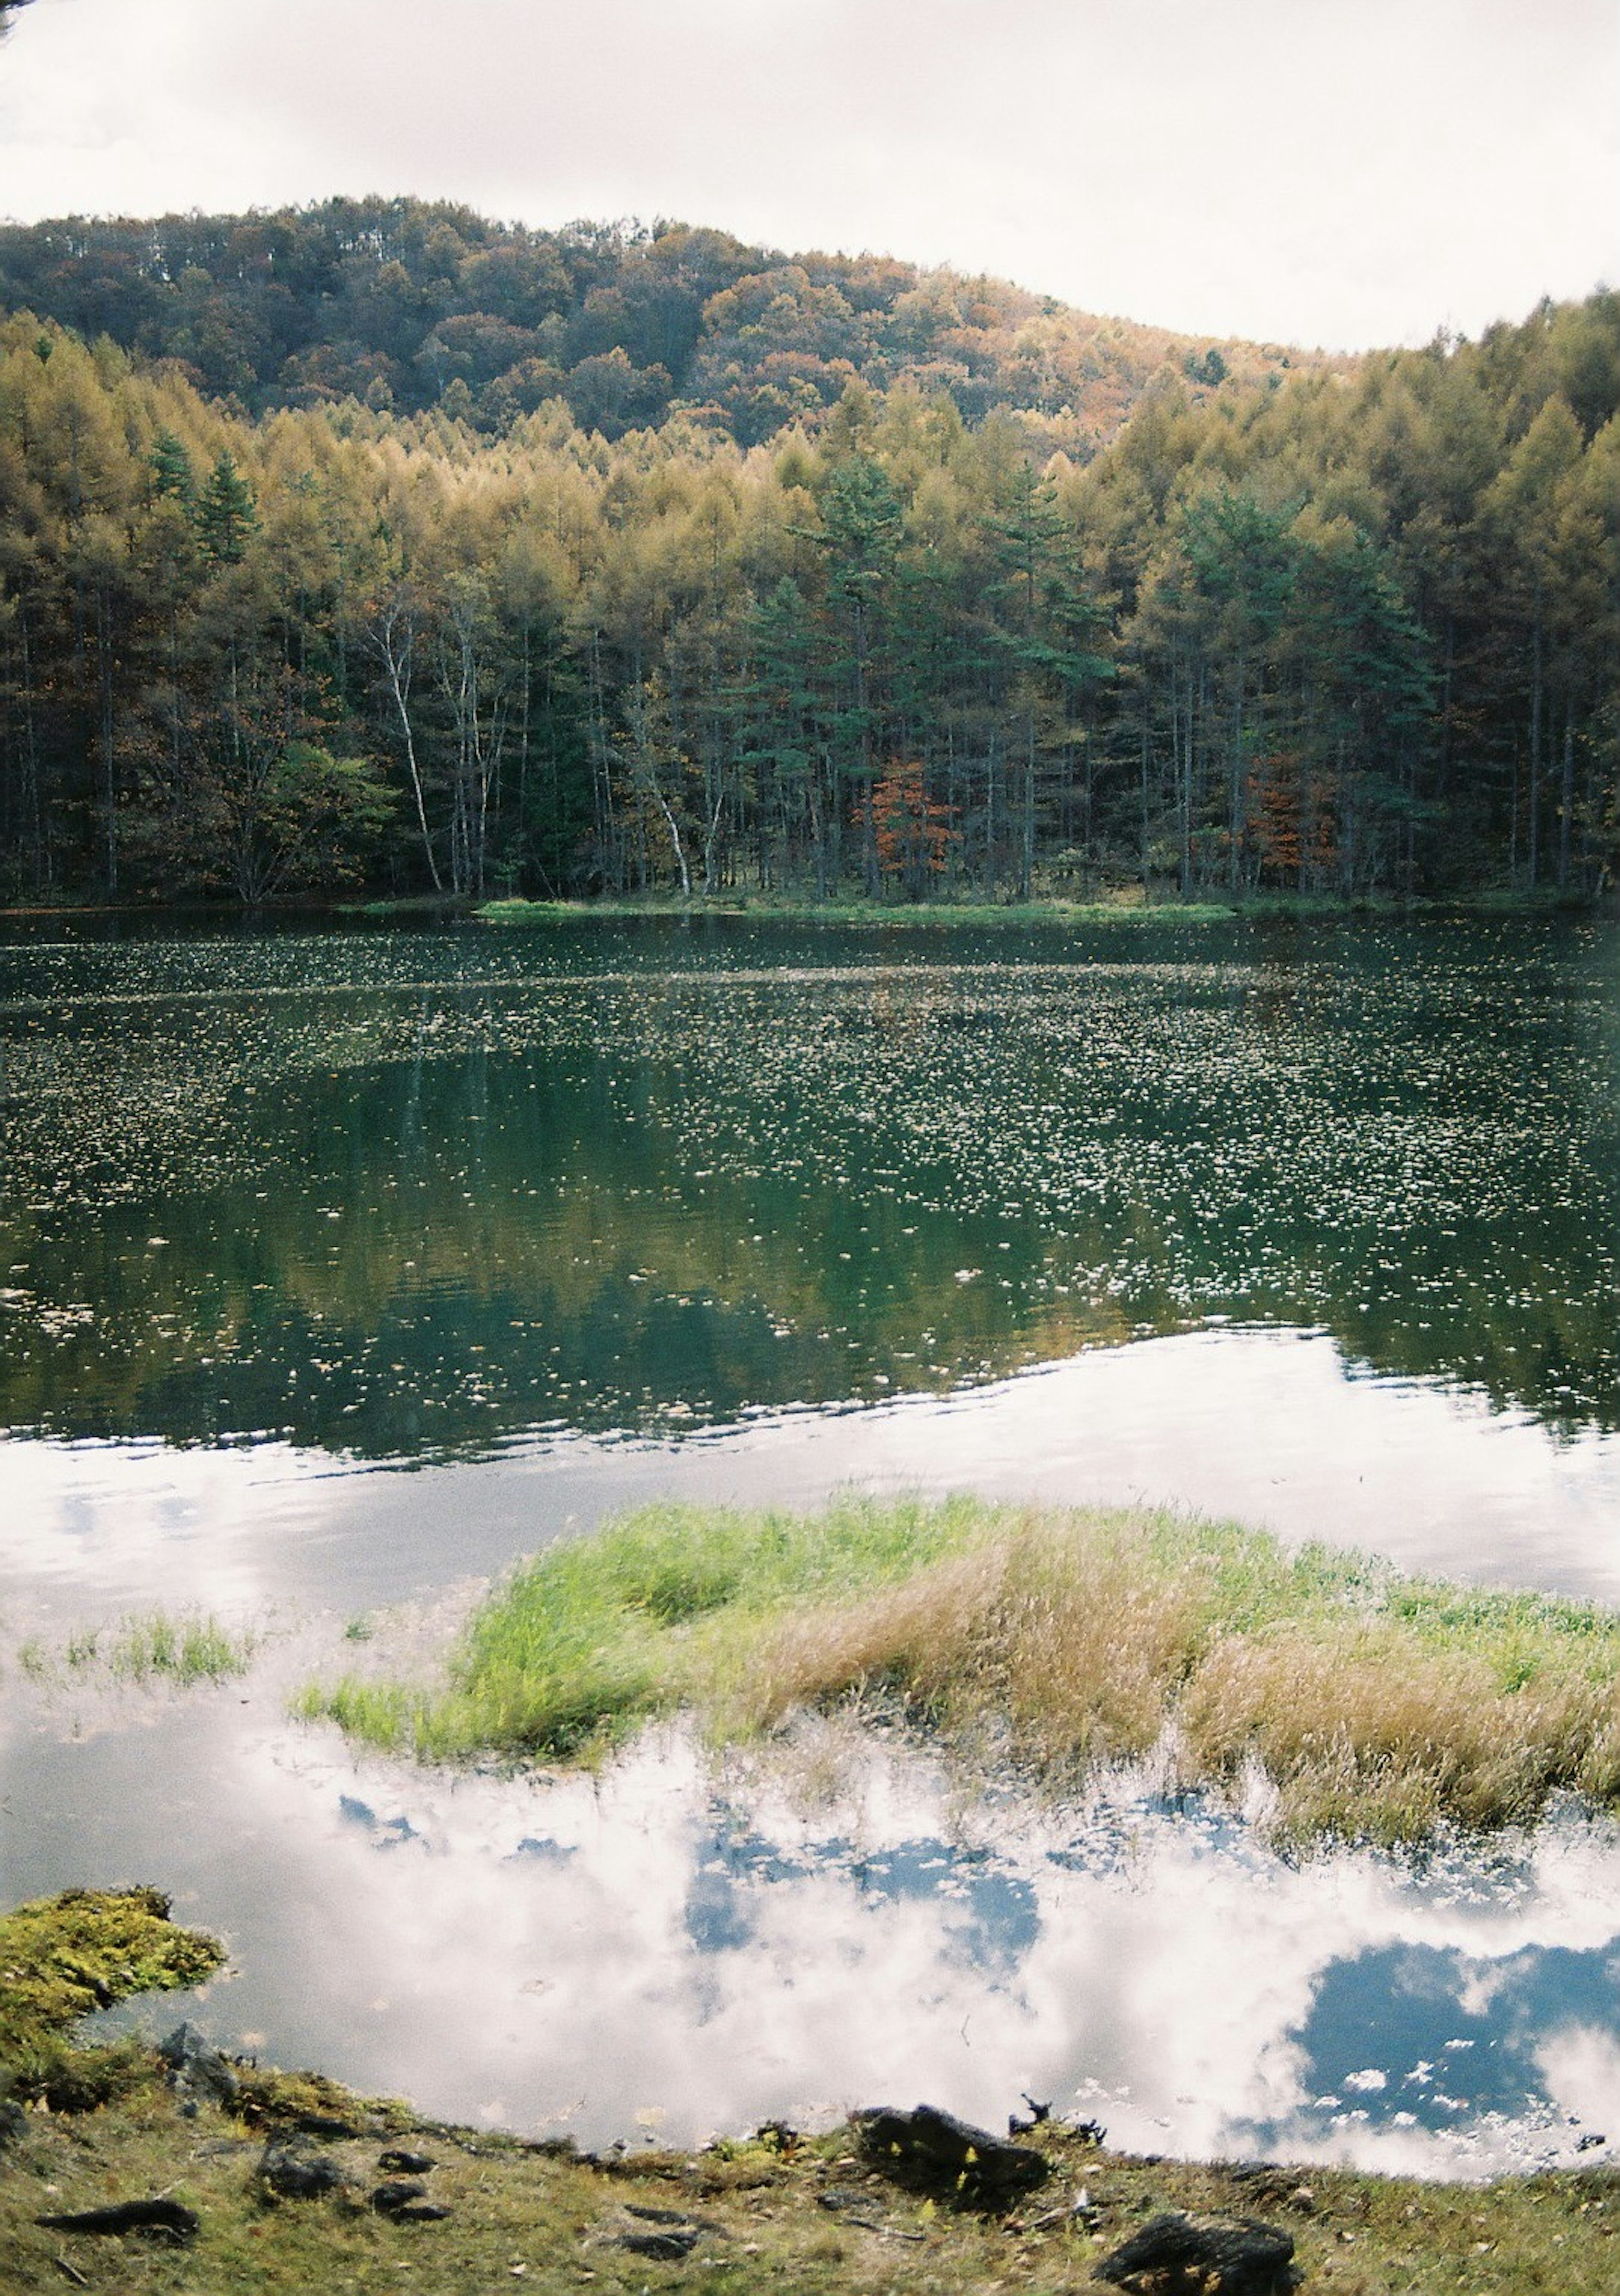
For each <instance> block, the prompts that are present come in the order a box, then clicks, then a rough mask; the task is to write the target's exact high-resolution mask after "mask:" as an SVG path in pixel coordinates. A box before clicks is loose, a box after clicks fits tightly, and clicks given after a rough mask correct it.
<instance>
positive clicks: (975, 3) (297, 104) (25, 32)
mask: <svg viewBox="0 0 1620 2296" xmlns="http://www.w3.org/2000/svg"><path fill="white" fill-rule="evenodd" d="M371 191H379V192H390V193H394V192H411V193H419V194H421V196H423V197H447V198H454V199H458V200H463V201H467V202H469V203H470V205H472V206H474V207H477V208H479V209H483V210H484V211H486V212H487V213H491V214H495V215H497V216H501V217H508V218H512V219H522V220H524V221H527V222H529V223H535V224H558V223H562V222H566V221H567V220H569V218H570V217H578V216H589V217H621V216H632V215H634V216H640V217H647V218H650V217H655V216H659V215H666V216H678V217H683V218H684V219H686V220H687V221H690V222H702V223H712V224H716V225H722V226H723V227H724V228H727V229H729V230H732V231H734V232H737V233H738V234H740V235H742V236H743V237H745V238H749V239H763V240H765V241H767V242H772V243H773V244H775V245H778V246H782V247H789V248H806V247H825V248H844V249H848V250H857V249H863V248H868V249H874V250H881V251H883V252H886V253H889V254H894V255H899V256H904V257H905V258H909V259H912V260H915V261H920V262H924V263H950V264H953V265H955V266H959V267H963V268H967V269H985V270H988V271H993V272H998V273H1001V274H1003V275H1007V276H1009V277H1011V278H1014V279H1018V280H1019V281H1021V282H1023V283H1025V284H1026V285H1027V286H1031V287H1035V288H1037V289H1040V290H1042V291H1045V292H1048V293H1051V294H1054V295H1060V296H1062V297H1063V298H1065V299H1067V300H1068V301H1070V302H1073V303H1076V304H1078V305H1080V306H1081V307H1084V308H1085V309H1088V310H1093V311H1106V312H1115V313H1120V314H1124V315H1125V316H1128V317H1132V318H1137V319H1147V320H1156V321H1159V322H1161V323H1163V324H1167V325H1170V326H1174V327H1178V328H1184V329H1187V330H1189V331H1192V332H1209V333H1215V334H1229V333H1230V334H1247V335H1253V336H1258V337H1262V338H1275V339H1283V340H1292V341H1298V342H1305V343H1318V342H1320V343H1325V344H1330V345H1334V346H1343V347H1346V348H1354V347H1359V346H1362V345H1366V344H1370V343H1377V342H1395V341H1409V342H1410V341H1424V340H1428V337H1429V336H1431V335H1432V334H1433V333H1434V332H1435V329H1436V327H1437V326H1439V325H1442V324H1449V325H1451V326H1452V327H1454V328H1457V329H1459V330H1460V331H1461V332H1465V333H1473V332H1477V330H1478V329H1479V328H1480V327H1481V326H1483V325H1485V324H1487V323H1488V322H1489V321H1490V320H1491V319H1493V318H1496V317H1501V316H1510V317H1520V316H1523V314H1524V313H1525V312H1526V310H1527V309H1528V308H1529V307H1530V306H1531V305H1532V304H1533V303H1534V301H1535V300H1536V299H1537V298H1538V296H1540V295H1542V294H1544V293H1547V294H1553V295H1559V296H1563V295H1580V294H1584V293H1586V292H1587V291H1589V290H1590V289H1591V288H1592V287H1593V286H1595V285H1596V284H1597V283H1599V282H1600V280H1607V281H1608V282H1610V283H1614V282H1616V281H1620V7H1617V6H1616V4H1615V0H1224V4H1223V5H1217V4H1215V0H808V4H805V0H800V4H794V5H789V4H787V0H274V5H271V4H259V5H253V4H249V0H37V4H35V5H34V6H33V7H31V8H29V9H28V10H27V11H26V12H24V13H23V14H22V15H21V16H20V17H19V18H18V20H17V23H16V29H15V30H14V31H13V32H12V37H11V38H10V40H9V41H8V42H7V44H6V45H5V46H4V49H3V50H0V213H4V214H8V215H11V216H12V217H21V218H25V219H31V218H36V217H43V216H53V215H62V214H67V213H71V212H78V213H121V214H137V215H144V214H151V213H155V212H160V211H162V210H164V209H176V208H179V209H185V208H193V207H197V208H203V209H237V208H245V207H249V206H253V205H258V206H266V205H274V204H280V203H282V202H284V201H305V200H314V199H319V198H322V197H323V196H325V195H326V194H328V193H333V192H345V193H364V192H371Z"/></svg>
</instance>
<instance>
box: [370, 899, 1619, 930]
mask: <svg viewBox="0 0 1620 2296" xmlns="http://www.w3.org/2000/svg"><path fill="white" fill-rule="evenodd" d="M395 906H396V905H394V904H390V903H387V902H372V903H368V904H364V905H362V906H359V907H357V908H356V911H355V914H362V915H369V916H374V917H380V916H385V915H387V914H391V913H393V912H394V909H395ZM400 906H401V907H402V908H403V907H404V906H408V905H400ZM1595 906H1597V904H1596V903H1595V902H1593V901H1592V900H1591V899H1590V898H1586V897H1585V896H1582V897H1579V898H1570V897H1568V896H1558V895H1554V894H1536V895H1531V894H1528V893H1513V892H1505V891H1504V892H1496V891H1486V892H1481V893H1478V894H1475V895H1471V896H1468V897H1461V896H1460V897H1458V898H1454V899H1448V900H1441V899H1438V898H1434V897H1431V896H1423V897H1417V896H1408V895H1403V894H1395V893H1389V894H1373V893H1370V894H1361V895H1358V896H1356V897H1355V898H1353V899H1352V898H1339V897H1336V896H1332V895H1328V894H1316V893H1287V892H1272V893H1251V894H1247V895H1243V896H1241V897H1239V898H1234V899H1231V900H1219V899H1210V898H1201V899H1198V900H1185V901H1183V900H1181V899H1179V898H1173V897H1156V898H1153V899H1151V900H1146V901H1144V900H1143V899H1141V898H1140V896H1139V895H1131V894H1126V895H1116V896H1114V897H1108V896H1103V897H1100V898H1095V899H1092V900H1073V901H1070V900H1062V899H1057V898H1051V899H1039V900H1030V901H912V902H899V901H882V900H872V899H870V898H858V899H857V898H839V899H833V900H826V901H813V900H805V899H798V898H792V897H790V896H788V895H781V894H773V893H746V894H735V893H733V894H726V893H715V894H707V895H706V894H695V895H693V896H692V898H691V899H690V900H684V899H681V898H678V897H676V896H675V895H664V894H648V895H643V896H640V897H636V898H602V899H599V900H528V899H520V898H510V899H503V900H490V901H484V902H481V903H478V904H475V905H474V906H471V908H470V912H469V914H470V915H471V917H472V919H473V921H474V922H477V923H479V924H492V925H537V924H545V923H551V922H559V921H565V920H570V921H584V920H586V919H590V918H598V919H601V920H604V921H605V920H620V921H622V920H626V919H634V918H637V917H683V918H688V919H693V918H700V917H717V918H732V919H735V918H752V919H754V920H755V921H756V922H780V923H789V924H810V925H814V924H825V925H896V926H925V925H934V926H940V925H1060V926H1065V927H1068V928H1071V929H1073V928H1079V927H1083V926H1087V925H1098V924H1119V923H1122V922H1124V923H1137V924H1187V925H1215V924H1232V923H1243V922H1248V923H1274V922H1285V921H1288V920H1296V921H1297V922H1302V923H1305V922H1311V921H1313V920H1318V921H1321V922H1331V921H1333V920H1334V919H1341V918H1355V917H1360V918H1367V917H1383V918H1390V919H1400V918H1407V917H1420V916H1429V917H1442V916H1463V915H1468V916H1525V917H1537V916H1546V915H1550V914H1557V913H1561V912H1565V911H1568V912H1571V913H1574V912H1577V911H1590V910H1591V909H1593V908H1594V907H1595Z"/></svg>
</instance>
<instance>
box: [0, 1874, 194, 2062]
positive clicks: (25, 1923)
mask: <svg viewBox="0 0 1620 2296" xmlns="http://www.w3.org/2000/svg"><path fill="white" fill-rule="evenodd" d="M224 1961H225V1948H223V1947H222V1946H221V1945H220V1943H219V1941H218V1939H217V1938H211V1937H209V1935H208V1934H207V1933H206V1932H205V1931H201V1930H191V1929H184V1928H182V1927H181V1926H180V1924H179V1923H176V1922H172V1921H171V1920H170V1919H169V1901H168V1898H166V1897H165V1896H164V1895H163V1894H162V1892H161V1890H145V1889H139V1890H64V1891H63V1892H62V1893H61V1896H60V1897H55V1898H36V1899H35V1900H34V1901H33V1902H32V1903H31V1904H29V1905H25V1906H18V1907H15V1908H14V1909H13V1910H12V1912H11V1913H9V1914H4V1915H0V2070H3V2071H4V2072H5V2073H6V2074H8V2075H9V2076H10V2077H11V2079H12V2083H13V2085H14V2086H15V2087H17V2088H18V2089H19V2090H20V2092H21V2093H22V2094H24V2095H50V2094H53V2093H54V2095H55V2096H56V2097H57V2099H58V2101H59V2102H61V2103H63V2104H64V2105H69V2104H71V2105H75V2106H79V2107H82V2106H85V2105H93V2104H94V2103H100V2102H102V2099H103V2097H104V2096H105V2095H111V2094H114V2093H116V2092H117V2091H119V2089H120V2088H122V2087H125V2086H127V2078H126V2077H127V2075H128V2074H129V2072H130V2069H131V2067H132V2066H133V2065H134V2064H135V2062H137V2058H136V2056H135V2055H132V2054H131V2052H130V2051H129V2050H128V2049H127V2048H123V2047H115V2048H113V2049H110V2050H107V2049H102V2050H79V2051H70V2050H69V2048H68V2046H67V2040H66V2036H67V2034H68V2031H69V2029H70V2027H71V2026H72V2025H73V2024H74V2023H76V2022H77V2021H78V2019H79V2018H81V2017H86V2016H88V2015H89V2014H90V2013H91V2012H92V2011H94V2010H96V2009H109V2008H110V2007H111V2006H112V2005H113V2004H114V2002H117V2001H126V2000H128V1999H130V1998H131V1997H133V1996H135V1995H136V1994H141V1993H158V1992H164V1991H169V1990H173V1989H175V1988H176V1987H184V1986H192V1985H200V1984H201V1983H202V1981H203V1980H204V1979H206V1978H209V1977H211V1976H212V1975H213V1973H214V1972H215V1971H216V1970H217V1969H218V1968H220V1967H221V1966H222V1964H223V1963H224Z"/></svg>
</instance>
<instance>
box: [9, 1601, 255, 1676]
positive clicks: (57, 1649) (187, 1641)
mask: <svg viewBox="0 0 1620 2296" xmlns="http://www.w3.org/2000/svg"><path fill="white" fill-rule="evenodd" d="M259 1641H260V1637H259V1636H258V1635H257V1634H254V1633H251V1632H250V1631H248V1630H246V1629H233V1628H229V1627H225V1626H222V1625H221V1624H220V1622H219V1620H217V1619H216V1618H215V1617H213V1616H212V1614H211V1613H209V1612H205V1611H177V1612H176V1611H160V1610H153V1611H134V1612H131V1613H129V1614H128V1615H127V1616H126V1617H124V1618H122V1619H119V1620H116V1621H115V1622H114V1623H113V1624H112V1625H110V1626H106V1627H87V1628H85V1627H81V1628H76V1629H75V1630H74V1631H73V1632H72V1633H71V1634H70V1635H69V1636H67V1638H66V1640H65V1641H64V1642H62V1643H61V1644H60V1646H53V1645H52V1644H48V1643H46V1642H45V1641H44V1640H43V1639H42V1638H41V1637H40V1636H29V1638H28V1640H27V1641H25V1642H22V1643H20V1644H18V1646H17V1652H16V1663H17V1666H18V1668H19V1669H20V1672H22V1673H23V1674H24V1675H26V1676H27V1677H29V1680H30V1681H34V1682H39V1683H52V1684H53V1683H61V1682H63V1681H68V1680H75V1681H77V1680H84V1679H86V1678H87V1677H92V1676H97V1675H99V1676H101V1677H103V1678H109V1679H111V1680H113V1681H116V1682H127V1683H136V1684H139V1685H142V1686H143V1687H150V1686H152V1685H160V1684H170V1685H174V1686H176V1688H190V1687H192V1685H195V1684H198V1683H212V1682H228V1681H229V1680H231V1679H232V1677H233V1676H236V1675H241V1674H245V1673H246V1672H247V1670H248V1668H249V1667H250V1664H251V1663H252V1661H253V1656H254V1653H255V1652H256V1651H257V1650H258V1645H259Z"/></svg>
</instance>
